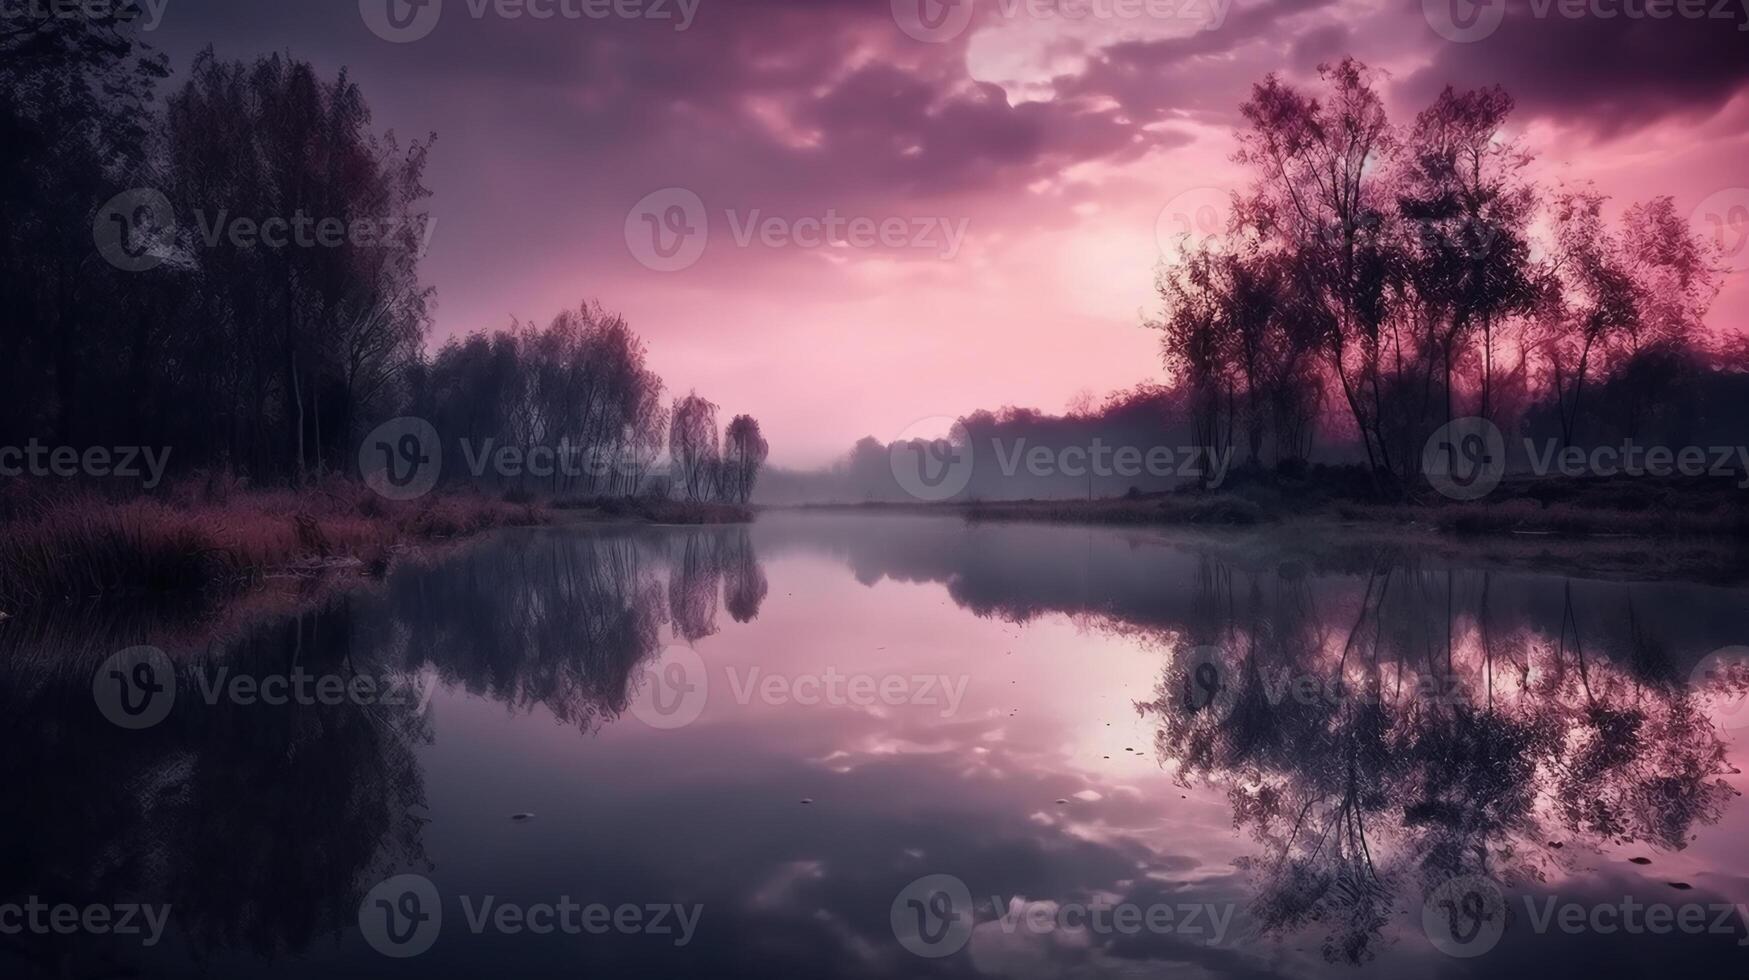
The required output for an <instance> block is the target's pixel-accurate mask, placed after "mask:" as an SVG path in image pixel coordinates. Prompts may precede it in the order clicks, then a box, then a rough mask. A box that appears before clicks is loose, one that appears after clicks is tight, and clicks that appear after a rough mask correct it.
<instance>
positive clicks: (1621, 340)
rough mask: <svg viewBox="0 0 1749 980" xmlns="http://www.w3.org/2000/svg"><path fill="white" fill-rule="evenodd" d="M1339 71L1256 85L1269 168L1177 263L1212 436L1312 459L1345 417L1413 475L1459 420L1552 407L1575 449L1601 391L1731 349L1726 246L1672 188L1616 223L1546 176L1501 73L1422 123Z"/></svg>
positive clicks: (1358, 70)
mask: <svg viewBox="0 0 1749 980" xmlns="http://www.w3.org/2000/svg"><path fill="white" fill-rule="evenodd" d="M1320 77H1321V80H1322V90H1321V91H1320V92H1318V93H1316V94H1313V93H1310V92H1306V91H1302V90H1300V89H1298V88H1295V87H1293V86H1291V85H1288V84H1286V83H1284V82H1282V81H1281V80H1280V79H1279V78H1277V77H1275V76H1273V75H1272V76H1270V77H1269V78H1267V79H1266V80H1265V81H1264V82H1262V83H1261V84H1259V85H1258V86H1256V88H1255V89H1254V91H1253V94H1252V96H1251V98H1250V100H1249V101H1248V102H1246V103H1245V104H1244V106H1243V107H1242V111H1243V116H1244V119H1245V122H1246V128H1245V129H1244V131H1243V132H1242V133H1241V134H1240V137H1239V145H1240V149H1239V152H1238V154H1237V160H1238V161H1239V162H1241V163H1242V164H1245V165H1247V166H1249V167H1250V168H1251V170H1252V172H1253V174H1254V177H1255V182H1254V184H1253V185H1252V186H1251V188H1250V189H1249V190H1248V191H1247V192H1245V193H1242V194H1237V195H1234V197H1233V199H1232V206H1231V208H1230V215H1229V220H1227V221H1226V222H1225V226H1224V227H1217V228H1213V229H1199V231H1200V232H1203V233H1202V234H1200V236H1199V237H1188V236H1187V237H1186V239H1185V240H1183V241H1182V242H1181V244H1180V253H1179V254H1178V255H1177V256H1175V257H1174V258H1173V260H1172V261H1170V262H1168V263H1167V264H1166V265H1165V266H1164V268H1163V270H1162V272H1161V275H1160V280H1159V291H1160V295H1161V297H1162V299H1163V300H1164V305H1165V314H1164V316H1163V317H1162V318H1161V319H1160V320H1159V321H1158V322H1156V323H1154V324H1152V325H1153V326H1156V327H1158V328H1159V329H1161V331H1162V333H1163V338H1162V350H1163V354H1164V357H1165V360H1166V363H1167V366H1168V368H1169V369H1170V370H1171V371H1172V372H1173V374H1174V381H1175V384H1177V385H1179V386H1181V387H1183V388H1184V389H1186V393H1187V395H1188V397H1189V399H1190V401H1191V403H1192V405H1193V406H1194V413H1195V418H1196V426H1197V430H1198V433H1199V435H1200V437H1201V438H1203V439H1204V440H1205V444H1207V445H1213V446H1217V447H1218V446H1223V445H1228V444H1238V445H1242V447H1243V449H1244V450H1245V451H1246V453H1247V454H1248V456H1246V457H1245V458H1247V459H1248V460H1252V461H1258V462H1261V461H1263V460H1264V457H1265V449H1266V445H1267V446H1268V447H1269V449H1271V450H1272V451H1273V456H1274V458H1275V460H1277V461H1280V460H1286V459H1303V458H1305V457H1306V456H1307V455H1308V453H1309V451H1310V448H1311V440H1312V435H1313V432H1314V431H1315V427H1316V424H1317V423H1318V422H1319V421H1320V420H1321V419H1326V420H1328V421H1330V422H1333V423H1334V424H1335V426H1338V427H1340V428H1341V429H1344V430H1347V431H1346V432H1345V433H1344V434H1345V435H1347V436H1348V437H1349V438H1351V439H1352V441H1353V442H1354V443H1355V444H1356V447H1357V449H1358V453H1359V455H1361V456H1363V457H1364V459H1365V461H1366V463H1367V465H1368V468H1369V471H1370V472H1372V473H1373V475H1374V477H1375V480H1376V481H1377V482H1380V483H1386V482H1394V483H1397V484H1399V485H1401V484H1406V483H1407V482H1408V480H1409V479H1410V478H1412V477H1413V476H1415V475H1416V474H1417V473H1418V472H1419V467H1420V465H1421V449H1422V446H1423V445H1424V443H1425V441H1426V439H1427V437H1428V436H1429V435H1430V434H1431V433H1432V431H1433V430H1434V429H1435V428H1437V427H1438V426H1439V425H1442V424H1443V423H1445V422H1447V421H1449V420H1450V419H1452V418H1454V417H1457V416H1464V415H1477V416H1482V417H1485V418H1489V419H1492V420H1495V421H1496V422H1497V423H1499V424H1500V425H1501V428H1502V429H1509V430H1510V429H1511V428H1512V427H1514V426H1517V425H1518V424H1519V423H1520V422H1522V421H1523V419H1524V418H1525V416H1526V415H1527V414H1530V413H1532V410H1533V409H1534V408H1535V407H1536V406H1537V405H1539V404H1541V403H1545V402H1546V403H1548V404H1551V405H1553V406H1554V407H1555V408H1556V409H1557V411H1556V413H1555V414H1556V415H1557V417H1558V421H1559V438H1560V439H1561V440H1562V441H1563V443H1566V444H1571V443H1573V442H1574V441H1576V440H1580V439H1583V438H1586V437H1588V436H1592V435H1596V436H1601V435H1602V433H1601V432H1591V431H1588V430H1587V427H1588V426H1589V425H1591V423H1592V421H1593V416H1594V414H1595V407H1594V405H1593V402H1592V400H1591V399H1590V398H1589V396H1590V395H1591V394H1592V393H1593V392H1594V391H1595V390H1596V389H1597V388H1598V387H1599V386H1601V385H1605V384H1609V383H1611V381H1616V382H1617V383H1619V381H1620V379H1622V378H1626V377H1638V378H1639V379H1640V380H1641V381H1642V382H1643V383H1644V384H1647V385H1655V384H1657V383H1659V382H1660V381H1665V380H1667V379H1668V378H1669V376H1670V372H1668V371H1665V372H1657V371H1643V370H1639V369H1638V367H1639V366H1640V365H1643V364H1645V363H1647V362H1648V361H1659V360H1663V361H1668V360H1669V359H1670V358H1672V357H1678V358H1679V359H1680V355H1681V354H1683V353H1684V352H1689V353H1694V352H1700V353H1701V354H1704V355H1711V354H1713V353H1715V352H1714V351H1711V350H1710V349H1709V348H1708V344H1709V343H1710V341H1709V339H1708V338H1707V337H1706V335H1705V334H1704V331H1703V325H1702V320H1703V317H1704V315H1705V313H1706V311H1707V308H1708V306H1709V305H1710V303H1711V301H1712V299H1713V298H1714V296H1715V295H1716V293H1717V291H1718V286H1719V282H1718V280H1719V274H1720V268H1719V265H1720V263H1719V255H1718V250H1717V248H1716V247H1714V246H1711V245H1709V244H1708V243H1706V242H1704V241H1702V240H1700V239H1699V238H1698V237H1697V236H1696V235H1695V234H1694V233H1693V232H1692V231H1691V230H1690V229H1689V227H1688V226H1687V223H1686V222H1685V220H1684V218H1683V216H1681V215H1679V214H1678V213H1677V211H1676V208H1675V206H1674V204H1673V202H1672V201H1671V199H1670V198H1668V197H1657V198H1653V199H1652V200H1650V201H1648V202H1646V203H1642V204H1636V205H1634V206H1632V207H1629V208H1627V209H1626V210H1625V211H1624V212H1623V213H1622V215H1621V217H1620V219H1619V221H1618V222H1617V223H1614V224H1612V223H1611V222H1609V221H1608V220H1607V219H1606V217H1605V211H1604V204H1605V199H1604V198H1603V196H1602V195H1600V194H1598V193H1597V192H1595V191H1594V190H1592V189H1590V188H1588V187H1566V186H1562V187H1556V188H1553V189H1549V188H1544V187H1542V186H1540V185H1539V184H1538V182H1537V181H1536V180H1535V179H1534V178H1533V177H1532V175H1531V174H1530V171H1529V167H1530V164H1531V162H1532V158H1531V156H1530V154H1528V153H1527V152H1526V151H1525V150H1524V148H1523V147H1522V146H1521V145H1520V143H1519V141H1518V140H1517V138H1516V137H1515V136H1513V135H1512V134H1511V131H1510V130H1509V128H1508V120H1509V118H1510V115H1511V112H1512V109H1513V101H1512V99H1511V97H1510V96H1509V95H1507V93H1505V92H1504V91H1503V90H1501V89H1500V88H1498V87H1496V88H1489V89H1481V90H1476V91H1469V92H1459V91H1455V90H1453V89H1450V88H1447V89H1446V90H1445V91H1444V92H1442V93H1441V94H1440V95H1439V97H1438V98H1437V99H1436V100H1435V101H1434V103H1433V104H1432V105H1431V106H1429V107H1428V108H1427V109H1425V110H1424V111H1422V112H1421V113H1420V114H1419V115H1418V116H1417V117H1416V118H1415V119H1414V121H1413V122H1412V123H1411V124H1409V125H1408V126H1407V127H1401V126H1399V125H1397V124H1394V123H1393V122H1392V121H1391V120H1390V119H1389V118H1388V117H1387V114H1386V112H1385V108H1384V105H1383V103H1382V101H1381V99H1380V98H1379V95H1378V93H1377V91H1376V88H1375V79H1374V76H1373V74H1372V72H1371V71H1370V70H1369V69H1367V68H1366V67H1365V66H1364V65H1362V64H1360V63H1358V62H1356V61H1354V60H1352V59H1346V60H1344V61H1342V62H1340V63H1339V64H1336V65H1331V66H1325V67H1323V68H1322V69H1321V70H1320ZM1670 393H1671V390H1670V389H1662V390H1646V391H1641V392H1639V393H1638V395H1639V397H1640V399H1641V400H1642V401H1645V400H1651V401H1656V400H1658V399H1659V397H1660V396H1665V397H1667V396H1668V395H1669V394H1670ZM1327 406H1335V407H1336V411H1335V412H1331V413H1329V414H1328V415H1326V414H1325V412H1324V410H1325V408H1326V407H1327Z"/></svg>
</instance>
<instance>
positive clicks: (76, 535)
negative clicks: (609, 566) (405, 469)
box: [0, 480, 752, 616]
mask: <svg viewBox="0 0 1749 980" xmlns="http://www.w3.org/2000/svg"><path fill="white" fill-rule="evenodd" d="M751 519H752V511H751V510H749V509H748V508H744V507H735V506H732V505H724V504H689V503H682V502H675V501H657V500H635V501H620V500H573V501H556V502H549V501H541V500H504V499H500V498H498V497H492V496H487V495H485V494H481V493H477V492H472V491H454V492H438V493H433V494H429V495H427V496H425V497H422V498H420V499H417V500H410V501H391V500H385V499H383V498H382V497H380V496H378V495H377V494H375V493H373V492H372V491H370V490H369V489H367V488H365V487H363V486H362V485H360V484H357V483H351V482H346V481H338V480H335V481H328V482H326V483H324V484H322V485H321V486H319V487H317V488H313V489H308V490H301V491H293V490H259V491H241V490H229V489H224V488H215V487H214V486H213V485H212V484H210V483H208V484H206V485H204V486H199V487H193V488H190V487H184V488H179V489H177V490H173V491H172V492H170V493H167V494H164V495H163V496H160V497H153V498H139V499H132V500H125V501H119V502H118V501H108V500H104V499H101V498H99V497H96V496H93V495H73V496H70V497H65V498H58V499H57V498H47V497H38V498H31V499H20V498H18V497H16V496H14V497H11V498H8V499H7V500H6V501H5V507H4V509H3V510H0V616H5V615H16V614H17V613H18V612H19V611H21V610H23V609H27V608H31V607H36V606H43V605H49V604H54V603H65V602H80V601H89V600H94V599H95V600H108V599H129V598H149V597H156V596H183V597H186V596H203V597H206V598H216V597H225V596H232V595H236V594H240V593H244V592H247V591H250V590H251V589H253V588H255V587H257V586H259V585H261V584H262V583H263V582H265V581H266V580H269V579H316V578H323V577H328V576H364V577H372V578H374V577H380V576H382V575H383V574H385V573H386V572H387V571H388V568H389V566H390V564H391V563H392V562H393V561H394V560H395V559H396V558H397V557H399V556H401V555H403V554H407V553H409V552H412V551H414V550H416V549H418V548H420V547H422V546H426V545H432V544H439V543H443V542H448V541H459V540H463V539H466V538H470V537H473V536H476V535H479V534H482V533H484V532H487V531H491V530H495V529H498V528H504V527H532V526H539V525H546V524H553V523H588V522H609V521H612V522H637V523H651V524H657V523H660V524H717V523H737V522H742V521H747V520H751Z"/></svg>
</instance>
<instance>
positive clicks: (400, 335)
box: [0, 17, 430, 481]
mask: <svg viewBox="0 0 1749 980" xmlns="http://www.w3.org/2000/svg"><path fill="white" fill-rule="evenodd" d="M3 30H4V33H3V34H0V87H4V89H5V90H6V91H7V92H8V100H7V105H6V106H5V108H4V109H0V114H3V119H0V129H3V130H4V136H3V137H0V144H3V145H4V146H5V147H6V148H7V149H6V152H5V154H4V157H3V159H4V163H3V164H0V166H3V167H4V169H5V171H6V173H5V175H4V178H3V179H0V183H4V185H5V191H0V193H4V194H5V195H6V196H7V197H8V198H9V200H8V201H7V213H8V214H9V215H10V216H12V217H11V220H10V221H9V225H10V227H9V229H8V235H7V236H6V242H5V244H4V245H0V248H4V249H5V250H6V253H7V254H5V256H4V262H3V263H0V264H3V268H0V302H4V303H5V305H6V306H7V308H8V309H9V310H10V311H11V312H12V314H13V316H14V317H15V323H16V335H15V336H14V337H12V338H11V340H12V341H13V343H12V344H9V347H11V348H12V349H11V352H10V353H11V356H9V357H8V358H7V359H6V360H7V366H6V368H5V370H6V371H7V373H8V375H9V376H8V378H7V381H8V383H7V384H5V385H0V387H3V388H4V389H5V393H4V394H0V402H3V404H0V409H3V411H0V419H3V421H0V426H4V427H5V428H6V429H7V430H8V431H7V432H6V434H5V435H6V437H7V438H8V439H13V438H15V437H23V438H31V437H35V438H43V439H53V440H54V441H55V442H56V443H58V444H62V445H72V446H85V445H94V444H101V443H103V442H116V441H121V442H127V443H131V444H151V445H168V446H172V447H174V448H175V450H176V454H177V459H178V462H192V461H207V462H222V463H224V464H226V465H230V466H234V467H236V468H237V469H239V470H241V471H244V472H247V473H249V474H251V475H253V476H256V477H259V478H262V479H272V480H281V481H283V480H290V479H298V478H303V477H305V476H308V475H310V474H311V473H313V472H319V471H321V470H322V469H324V468H327V467H332V466H333V465H335V463H336V462H337V461H338V460H340V459H342V458H344V457H345V456H346V455H347V453H348V451H349V444H350V441H351V439H352V438H353V437H354V433H355V430H356V428H357V426H358V423H359V421H360V420H361V419H362V418H363V417H366V416H369V415H371V414H373V413H375V412H377V411H379V410H381V409H382V408H384V407H385V406H388V405H390V404H391V403H392V402H393V400H394V399H395V398H396V397H397V395H398V394H399V393H398V391H397V390H396V388H395V385H394V381H395V380H396V378H397V375H398V373H399V371H400V370H401V369H402V368H403V367H404V366H405V365H406V364H407V363H409V362H410V361H412V360H414V359H416V358H417V357H418V356H419V347H420V342H421V336H422V332H423V330H424V327H425V325H426V323H427V307H428V304H429V301H430V290H429V289H428V288H426V287H423V286H421V285H420V283H419V281H418V272H417V267H418V256H419V251H420V247H421V244H422V241H423V231H424V229H425V215H424V214H423V213H422V212H421V211H420V206H421V203H422V201H423V199H424V198H425V197H426V196H427V192H426V190H425V188H424V186H423V185H422V183H421V175H422V173H423V170H424V165H425V156H426V151H427V149H428V147H429V143H428V142H427V143H414V144H412V145H411V146H408V147H402V146H400V145H399V143H398V142H397V141H396V140H395V138H394V137H393V135H392V134H390V135H386V136H378V135H377V134H375V133H374V132H373V131H372V129H371V126H370V112H369V109H368V108H367V107H366V105H365V102H364V98H363V96H362V94H361V93H360V92H359V90H358V87H357V86H356V85H354V84H353V83H352V82H351V81H350V80H349V79H348V78H347V77H346V75H345V74H344V73H342V74H341V75H340V76H339V77H337V78H335V79H332V80H324V79H322V78H320V77H318V76H317V74H316V72H315V70H314V69H313V68H312V67H311V66H310V65H308V64H305V63H301V62H295V61H290V60H287V59H285V58H282V57H279V56H272V57H267V58H263V59H260V60H258V61H256V62H254V63H253V64H246V63H243V62H225V61H221V60H219V59H217V58H216V57H214V56H213V54H212V53H211V51H210V50H209V51H207V52H204V53H202V54H201V55H200V56H198V57H197V58H196V59H195V61H194V64H193V66H192V68H191V70H190V71H189V73H188V76H187V78H186V80H185V81H184V82H183V83H182V85H181V86H180V88H178V89H177V90H176V91H174V92H173V93H171V94H170V95H169V96H168V97H167V98H165V99H163V100H162V101H160V100H158V99H157V98H156V94H157V93H156V87H157V83H158V82H159V81H160V80H161V79H163V78H164V77H166V76H167V73H168V69H167V65H166V63H165V61H164V59H162V58H161V57H157V56H153V55H151V54H149V53H146V52H144V51H142V50H141V49H139V48H138V47H137V46H136V45H135V43H134V42H133V40H132V39H131V36H130V34H129V29H128V27H127V25H125V24H124V23H119V22H115V21H113V20H109V19H105V18H96V19H91V18H59V17H49V18H22V17H21V18H9V19H7V21H6V24H5V27H4V29H3ZM118 195H120V196H119V197H118ZM165 200H167V201H170V202H173V203H172V205H171V209H170V212H169V213H165V210H164V209H163V208H162V207H161V206H154V202H158V201H165ZM106 202H109V203H106ZM109 211H113V212H114V213H106V212H109ZM269 219H279V220H283V221H285V222H287V224H288V233H289V225H290V223H291V222H293V221H297V220H300V219H302V220H304V221H305V222H311V223H313V222H317V221H323V220H327V221H328V222H329V224H330V235H329V236H328V238H327V240H326V241H324V242H323V243H322V244H321V245H319V246H317V247H295V246H293V245H290V244H284V245H282V246H280V247H275V246H273V245H269V244H268V243H267V241H266V235H265V234H263V232H264V230H265V228H266V225H265V224H264V223H265V222H266V221H268V220H269ZM112 222H113V223H115V224H119V225H120V226H121V228H120V230H119V231H116V232H115V235H116V236H117V237H118V238H119V247H120V248H121V249H123V250H124V251H123V252H122V253H121V254H123V255H125V256H127V258H128V259H129V260H137V263H138V264H137V265H132V264H130V266H129V267H127V268H118V267H117V266H116V265H115V264H113V263H112V262H106V261H105V256H104V255H103V254H101V253H100V249H99V248H98V247H95V246H96V244H97V236H96V234H94V229H96V231H97V233H101V232H103V231H105V230H107V228H108V225H109V224H110V223H112ZM362 223H368V224H369V225H370V228H371V232H372V233H371V234H370V235H359V236H354V235H352V234H350V231H351V230H352V229H355V228H358V227H361V226H362ZM334 230H338V232H339V233H338V234H335V233H333V232H334ZM239 232H240V233H241V234H242V236H243V237H238V235H237V233H239ZM303 234H304V237H305V239H306V240H311V241H314V239H313V237H312V236H313V228H305V230H304V232H303ZM256 235H261V238H260V239H259V240H257V239H256V238H255V236H256ZM14 344H15V345H16V346H14ZM19 441H23V439H22V438H20V439H19Z"/></svg>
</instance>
